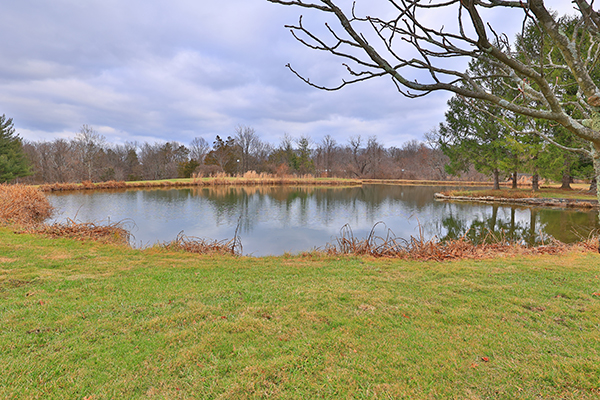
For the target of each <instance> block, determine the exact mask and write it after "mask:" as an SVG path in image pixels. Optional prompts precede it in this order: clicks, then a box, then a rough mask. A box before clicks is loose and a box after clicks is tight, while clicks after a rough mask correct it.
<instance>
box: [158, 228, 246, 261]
mask: <svg viewBox="0 0 600 400" xmlns="http://www.w3.org/2000/svg"><path fill="white" fill-rule="evenodd" d="M159 246H160V247H162V248H164V249H166V250H181V251H185V252H188V253H195V254H231V255H234V256H240V255H242V243H241V241H240V239H239V237H238V236H237V231H236V235H235V236H234V238H233V239H231V240H227V239H226V240H220V241H219V240H213V239H203V238H198V237H194V236H186V235H184V234H183V232H180V233H179V234H178V235H177V237H176V238H175V240H173V241H171V242H167V243H163V244H161V245H159Z"/></svg>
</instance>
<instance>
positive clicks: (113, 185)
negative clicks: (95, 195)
mask: <svg viewBox="0 0 600 400" xmlns="http://www.w3.org/2000/svg"><path fill="white" fill-rule="evenodd" d="M360 184H362V181H360V180H357V179H339V178H315V177H314V176H312V175H302V176H292V175H285V176H277V175H271V174H265V173H261V174H258V173H256V172H254V171H249V172H246V173H245V174H244V175H242V176H234V177H231V176H228V175H227V174H225V173H220V174H217V175H215V176H213V177H210V178H203V177H200V176H194V177H193V178H191V179H173V180H160V181H139V182H124V181H107V182H97V183H93V182H91V181H84V182H81V183H48V184H43V185H39V188H40V190H42V191H43V192H61V191H71V190H96V189H136V188H179V187H190V186H221V185H360Z"/></svg>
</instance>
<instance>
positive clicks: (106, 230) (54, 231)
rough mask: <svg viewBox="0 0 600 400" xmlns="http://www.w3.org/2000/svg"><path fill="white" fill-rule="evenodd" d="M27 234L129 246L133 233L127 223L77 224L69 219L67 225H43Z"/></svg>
mask: <svg viewBox="0 0 600 400" xmlns="http://www.w3.org/2000/svg"><path fill="white" fill-rule="evenodd" d="M25 232H27V233H37V234H41V235H44V236H49V237H53V238H57V237H66V238H72V239H76V240H93V241H96V242H102V243H115V244H123V245H129V244H130V243H131V238H132V235H131V232H130V230H129V229H127V228H126V226H125V222H123V221H120V222H113V223H109V224H105V225H103V224H99V223H93V222H76V221H73V220H71V219H68V220H67V222H65V223H54V224H42V225H39V226H37V227H35V228H32V229H28V230H26V231H25Z"/></svg>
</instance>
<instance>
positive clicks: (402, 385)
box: [0, 228, 600, 400]
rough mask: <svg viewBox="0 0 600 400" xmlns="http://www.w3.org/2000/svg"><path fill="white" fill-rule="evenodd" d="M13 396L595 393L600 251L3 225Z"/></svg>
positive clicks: (5, 324) (1, 274)
mask: <svg viewBox="0 0 600 400" xmlns="http://www.w3.org/2000/svg"><path fill="white" fill-rule="evenodd" d="M0 310H1V311H0V318H1V320H0V354H1V357H2V358H1V361H2V373H1V374H0V398H3V399H10V398H15V399H33V398H44V399H63V398H73V399H87V400H90V399H118V398H119V399H120V398H126V399H137V398H150V399H152V398H156V399H190V398H199V399H213V398H223V399H245V398H276V399H314V398H330V399H334V398H335V399H338V398H343V399H346V398H355V399H361V398H365V399H367V398H368V399H402V398H407V399H408V398H410V399H442V398H443V399H446V398H450V399H452V398H456V399H487V398H492V399H557V398H564V399H597V398H599V397H600V255H598V254H594V253H581V252H579V253H578V252H572V253H568V254H565V255H562V256H536V257H526V256H520V257H514V258H495V259H490V260H478V261H474V260H470V261H469V260H463V261H455V262H445V263H436V262H427V263H424V262H411V261H401V260H392V259H377V260H375V259H371V258H356V257H355V258H345V257H339V258H331V257H325V256H313V257H310V256H305V257H292V256H288V257H285V256H283V257H270V258H245V257H241V258H235V257H228V256H197V255H193V254H188V253H182V252H168V251H165V250H159V249H146V250H143V251H142V250H133V249H129V248H126V247H123V246H117V245H110V244H99V243H95V242H85V241H75V240H69V239H47V238H43V237H41V236H33V235H27V234H14V233H13V231H12V230H10V229H8V228H0Z"/></svg>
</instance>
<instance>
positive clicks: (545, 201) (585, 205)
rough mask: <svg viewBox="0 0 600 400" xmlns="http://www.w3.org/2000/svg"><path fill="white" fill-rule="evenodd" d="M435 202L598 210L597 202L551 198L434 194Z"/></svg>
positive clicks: (599, 206)
mask: <svg viewBox="0 0 600 400" xmlns="http://www.w3.org/2000/svg"><path fill="white" fill-rule="evenodd" d="M434 197H435V199H436V200H441V201H465V202H473V203H502V204H516V205H525V206H538V207H558V208H582V209H588V210H589V209H600V205H599V204H598V201H597V200H581V199H553V198H534V197H529V198H506V197H495V196H455V195H446V194H443V193H436V194H435V195H434Z"/></svg>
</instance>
